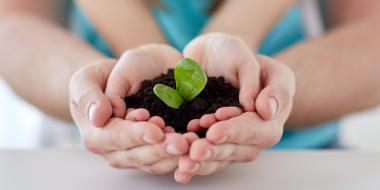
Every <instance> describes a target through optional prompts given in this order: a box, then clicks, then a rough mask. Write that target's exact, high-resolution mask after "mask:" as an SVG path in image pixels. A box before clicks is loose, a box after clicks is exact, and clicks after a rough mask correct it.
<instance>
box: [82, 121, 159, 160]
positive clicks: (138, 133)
mask: <svg viewBox="0 0 380 190" xmlns="http://www.w3.org/2000/svg"><path fill="white" fill-rule="evenodd" d="M82 139H83V141H84V145H85V147H86V148H87V149H89V150H90V151H92V152H95V153H104V152H110V151H116V150H128V149H131V148H134V147H137V146H141V145H147V144H156V143H161V142H162V141H163V140H164V133H163V131H162V130H161V129H160V128H159V127H158V126H156V125H155V124H153V123H149V122H132V121H128V120H122V119H119V118H114V119H111V120H110V122H108V123H107V124H106V126H105V127H104V128H93V129H90V130H86V131H84V132H83V133H82Z"/></svg>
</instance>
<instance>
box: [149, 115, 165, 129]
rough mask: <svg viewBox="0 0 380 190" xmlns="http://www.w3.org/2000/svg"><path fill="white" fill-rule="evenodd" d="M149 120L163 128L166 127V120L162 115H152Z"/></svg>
mask: <svg viewBox="0 0 380 190" xmlns="http://www.w3.org/2000/svg"><path fill="white" fill-rule="evenodd" d="M149 122H152V123H154V124H156V125H157V126H159V127H160V128H162V129H163V128H164V127H165V121H164V119H162V118H161V117H160V116H153V117H151V118H150V119H149Z"/></svg>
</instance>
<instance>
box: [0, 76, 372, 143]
mask: <svg viewBox="0 0 380 190" xmlns="http://www.w3.org/2000/svg"><path fill="white" fill-rule="evenodd" d="M341 124H342V126H341V128H340V131H339V136H338V141H337V145H336V147H337V148H343V149H355V150H370V151H378V150H380V138H379V134H380V107H379V108H377V109H374V110H369V111H366V112H362V113H357V114H353V115H350V116H347V117H345V118H342V119H341ZM73 137H77V138H73ZM79 138H80V137H79V136H78V133H77V130H76V127H75V126H74V125H73V124H71V123H64V122H62V121H58V120H56V119H54V118H52V117H49V116H47V115H44V114H43V113H41V112H40V111H39V110H37V109H36V108H34V107H33V106H31V105H29V104H28V103H27V102H25V101H23V100H22V99H20V98H18V97H17V96H16V95H15V94H14V93H13V92H12V91H11V89H10V88H9V87H8V86H7V85H6V84H5V83H4V82H3V81H2V80H1V79H0V148H6V149H10V148H18V149H35V148H53V147H54V148H79V147H80V143H79Z"/></svg>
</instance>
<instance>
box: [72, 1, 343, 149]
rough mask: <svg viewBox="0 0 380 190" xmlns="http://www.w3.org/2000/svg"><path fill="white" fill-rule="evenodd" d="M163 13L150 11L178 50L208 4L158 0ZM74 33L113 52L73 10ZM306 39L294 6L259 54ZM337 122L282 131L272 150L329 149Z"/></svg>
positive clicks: (205, 18) (155, 9) (204, 17)
mask: <svg viewBox="0 0 380 190" xmlns="http://www.w3.org/2000/svg"><path fill="white" fill-rule="evenodd" d="M161 3H162V4H163V5H164V7H165V10H162V9H161V8H159V7H152V12H153V14H154V16H155V18H156V20H157V22H158V23H159V26H160V27H161V30H162V31H163V33H164V35H165V37H166V38H167V40H168V41H169V42H170V44H171V45H172V46H174V47H176V48H177V49H179V50H182V49H183V48H184V47H185V45H186V44H187V43H188V42H189V41H191V40H192V39H193V38H194V37H196V36H197V35H198V34H199V32H200V31H201V30H202V28H203V27H204V26H205V25H206V23H207V21H208V19H209V15H208V13H207V8H208V6H209V3H210V1H207V0H204V1H195V0H181V1H178V0H161ZM73 16H74V19H73V20H74V23H73V24H74V25H73V26H74V27H73V28H74V30H75V32H76V33H77V34H78V35H80V36H81V37H82V38H83V39H85V40H86V41H88V42H89V43H90V44H92V45H93V46H94V47H95V48H97V49H98V50H99V51H101V52H103V53H104V54H106V55H108V56H112V52H111V51H110V49H109V48H108V46H107V44H106V43H105V42H104V40H102V39H101V37H100V36H99V35H98V34H97V33H96V31H95V29H94V28H93V27H92V26H91V24H90V23H89V21H88V20H87V19H86V17H85V16H84V15H83V14H81V12H80V11H79V10H78V9H77V8H76V7H74V15H73ZM304 38H305V33H304V26H303V23H302V20H301V13H300V8H299V7H297V6H295V7H293V8H291V9H290V10H289V11H288V13H287V14H286V15H285V16H284V17H283V18H282V19H281V21H279V22H278V24H277V25H276V26H275V27H274V28H273V29H272V31H271V32H270V33H269V34H268V35H267V37H266V39H265V40H264V41H263V43H262V45H261V46H260V48H259V53H261V54H265V55H269V56H270V55H274V54H276V53H278V52H280V51H281V50H283V49H285V48H288V47H290V46H292V45H294V44H296V43H298V42H300V41H302V40H303V39H304ZM338 126H339V125H338V122H333V123H327V124H324V125H319V126H314V127H310V128H307V129H302V130H292V131H285V132H284V135H283V137H282V139H281V141H280V142H279V143H278V144H277V145H276V146H275V147H273V148H275V149H302V148H321V147H325V146H328V145H329V144H330V143H332V142H333V141H334V139H335V138H336V135H337V130H338Z"/></svg>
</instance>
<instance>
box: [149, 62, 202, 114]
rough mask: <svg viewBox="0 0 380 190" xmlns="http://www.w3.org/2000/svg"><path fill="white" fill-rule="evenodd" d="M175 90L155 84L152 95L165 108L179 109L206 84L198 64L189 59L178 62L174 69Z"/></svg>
mask: <svg viewBox="0 0 380 190" xmlns="http://www.w3.org/2000/svg"><path fill="white" fill-rule="evenodd" d="M174 78H175V84H176V88H175V89H174V88H172V87H170V86H166V85H164V84H156V85H155V86H154V88H153V92H154V94H155V95H156V96H157V97H158V98H160V99H161V100H162V101H163V102H164V103H165V104H166V105H167V106H169V107H171V108H174V109H179V108H180V107H181V105H182V104H183V103H185V102H189V101H191V100H193V99H194V98H195V97H197V96H198V95H199V94H200V93H201V92H202V90H203V89H204V88H205V87H206V84H207V75H206V73H205V72H204V71H203V69H202V68H201V67H200V66H199V64H198V63H197V62H196V61H194V60H192V59H190V58H184V59H182V60H180V61H179V62H178V63H177V64H176V66H175V68H174Z"/></svg>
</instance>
